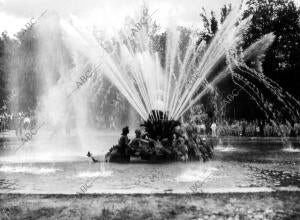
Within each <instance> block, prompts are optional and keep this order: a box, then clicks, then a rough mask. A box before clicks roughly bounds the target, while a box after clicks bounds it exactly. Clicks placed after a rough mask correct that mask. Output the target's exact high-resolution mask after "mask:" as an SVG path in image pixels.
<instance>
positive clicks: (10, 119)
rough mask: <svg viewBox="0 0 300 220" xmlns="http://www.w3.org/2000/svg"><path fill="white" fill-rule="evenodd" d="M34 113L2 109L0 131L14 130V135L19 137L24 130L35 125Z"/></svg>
mask: <svg viewBox="0 0 300 220" xmlns="http://www.w3.org/2000/svg"><path fill="white" fill-rule="evenodd" d="M35 121H36V120H35V115H34V114H33V112H31V111H28V112H12V113H10V112H8V111H6V110H2V111H1V113H0V132H6V131H9V130H15V133H16V136H18V137H20V136H22V135H23V134H24V131H25V130H30V129H33V128H34V127H35Z"/></svg>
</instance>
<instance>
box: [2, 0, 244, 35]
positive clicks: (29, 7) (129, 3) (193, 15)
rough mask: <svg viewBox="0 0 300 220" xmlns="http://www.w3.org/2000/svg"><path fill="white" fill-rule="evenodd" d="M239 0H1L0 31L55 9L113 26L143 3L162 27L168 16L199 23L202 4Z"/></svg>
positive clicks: (14, 29) (88, 22)
mask: <svg viewBox="0 0 300 220" xmlns="http://www.w3.org/2000/svg"><path fill="white" fill-rule="evenodd" d="M237 1H239V0H63V1H62V0H0V32H2V31H7V32H8V34H9V35H10V36H12V35H13V34H14V33H16V32H17V31H19V30H20V29H22V28H23V27H25V24H26V23H27V22H29V21H30V19H31V18H32V17H33V18H37V17H39V15H40V14H42V13H43V12H44V11H45V10H47V11H50V12H52V11H55V12H57V13H58V14H59V15H60V16H61V17H62V18H65V19H68V18H70V16H72V17H76V18H78V19H79V20H80V21H81V22H82V23H83V24H84V25H86V26H87V27H93V26H95V27H98V28H99V29H110V30H115V29H118V28H120V27H121V26H122V25H123V24H124V21H125V18H126V16H131V17H132V16H134V15H135V14H136V13H137V11H138V10H139V8H140V7H141V5H142V4H143V3H146V4H147V5H148V7H149V9H150V13H153V12H155V13H154V14H153V16H152V17H153V18H154V20H156V21H157V22H158V23H159V24H160V25H161V26H162V27H165V26H166V25H167V24H168V22H169V21H170V20H171V19H170V18H174V19H173V20H175V21H176V23H178V24H179V25H185V26H190V27H194V26H198V25H200V18H199V13H200V11H201V8H202V7H204V8H206V9H207V10H219V8H220V7H221V6H222V5H223V4H225V3H229V2H233V3H235V2H237Z"/></svg>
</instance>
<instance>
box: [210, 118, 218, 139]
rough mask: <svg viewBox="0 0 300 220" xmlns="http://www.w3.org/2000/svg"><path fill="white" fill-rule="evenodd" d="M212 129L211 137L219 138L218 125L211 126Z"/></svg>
mask: <svg viewBox="0 0 300 220" xmlns="http://www.w3.org/2000/svg"><path fill="white" fill-rule="evenodd" d="M210 128H211V136H212V137H217V124H216V123H215V122H213V123H212V124H211V126H210Z"/></svg>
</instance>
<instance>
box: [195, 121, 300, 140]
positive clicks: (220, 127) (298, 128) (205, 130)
mask: <svg viewBox="0 0 300 220" xmlns="http://www.w3.org/2000/svg"><path fill="white" fill-rule="evenodd" d="M196 127H197V129H198V132H199V133H200V134H202V135H211V136H212V137H216V136H246V137H282V136H284V137H299V136H300V123H294V124H293V125H292V124H290V123H288V122H286V123H280V124H275V123H273V124H272V123H267V122H264V121H258V120H256V121H246V120H234V121H232V122H228V121H223V122H219V123H217V122H212V123H204V122H199V123H196Z"/></svg>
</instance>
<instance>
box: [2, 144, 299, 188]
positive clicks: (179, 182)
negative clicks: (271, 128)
mask: <svg viewBox="0 0 300 220" xmlns="http://www.w3.org/2000/svg"><path fill="white" fill-rule="evenodd" d="M291 143H292V144H293V149H294V150H293V151H289V150H286V149H284V148H283V147H282V144H281V142H280V141H278V140H275V139H271V140H265V139H241V138H236V139H227V140H225V141H224V143H223V146H221V145H219V146H217V147H216V148H215V156H214V158H213V160H212V161H209V162H207V163H202V162H190V163H181V162H178V163H163V164H145V163H143V164H140V163H131V164H116V163H111V164H108V163H92V162H91V161H90V159H89V158H87V157H85V156H81V157H78V156H77V157H72V158H71V159H70V160H66V161H55V162H54V161H53V162H49V161H48V162H46V161H44V162H42V161H40V162H34V163H28V162H27V163H16V162H15V160H13V161H10V162H7V161H5V160H0V161H2V162H0V175H1V179H0V192H2V193H3V192H4V193H6V192H10V191H12V192H20V193H71V194H73V193H76V192H77V191H79V187H80V186H82V185H83V184H85V183H87V182H91V181H92V182H93V184H92V185H91V186H90V187H89V188H88V190H87V192H85V193H114V192H115V193H143V192H144V193H164V192H190V187H191V186H192V185H193V184H194V183H195V182H197V181H200V182H201V181H203V183H202V182H201V191H203V192H229V191H248V192H250V191H270V190H272V189H280V188H281V187H286V188H285V189H293V190H295V189H297V190H300V168H299V167H300V166H299V165H300V152H299V149H300V147H299V143H297V142H291ZM224 146H225V147H224ZM228 146H229V147H228ZM108 147H109V146H108ZM224 149H225V150H224ZM102 150H103V149H102ZM98 159H100V160H101V161H103V160H104V155H103V154H98Z"/></svg>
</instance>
